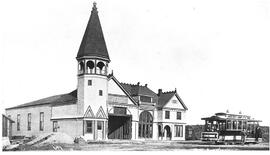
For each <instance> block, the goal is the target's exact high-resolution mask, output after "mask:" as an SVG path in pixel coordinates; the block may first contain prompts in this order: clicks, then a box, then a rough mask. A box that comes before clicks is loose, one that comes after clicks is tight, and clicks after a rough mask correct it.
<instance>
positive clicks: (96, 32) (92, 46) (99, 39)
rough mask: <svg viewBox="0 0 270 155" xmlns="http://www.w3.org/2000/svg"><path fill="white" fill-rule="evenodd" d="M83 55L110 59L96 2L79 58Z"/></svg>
mask: <svg viewBox="0 0 270 155" xmlns="http://www.w3.org/2000/svg"><path fill="white" fill-rule="evenodd" d="M82 57H98V58H101V59H105V60H107V61H110V58H109V54H108V51H107V47H106V43H105V39H104V36H103V32H102V28H101V24H100V21H99V17H98V11H97V7H96V3H94V4H93V8H92V12H91V16H90V19H89V21H88V24H87V27H86V30H85V33H84V36H83V39H82V42H81V45H80V48H79V51H78V54H77V59H79V58H82Z"/></svg>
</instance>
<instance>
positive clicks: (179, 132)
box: [174, 125, 184, 137]
mask: <svg viewBox="0 0 270 155" xmlns="http://www.w3.org/2000/svg"><path fill="white" fill-rule="evenodd" d="M183 130H184V126H183V125H174V137H183Z"/></svg>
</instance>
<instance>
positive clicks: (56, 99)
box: [6, 90, 77, 110]
mask: <svg viewBox="0 0 270 155" xmlns="http://www.w3.org/2000/svg"><path fill="white" fill-rule="evenodd" d="M76 102H77V90H74V91H72V92H70V93H67V94H61V95H55V96H50V97H46V98H43V99H40V100H36V101H33V102H29V103H25V104H21V105H18V106H15V107H10V108H6V110H8V109H16V108H23V107H29V106H38V105H46V104H48V105H50V106H60V105H67V104H76Z"/></svg>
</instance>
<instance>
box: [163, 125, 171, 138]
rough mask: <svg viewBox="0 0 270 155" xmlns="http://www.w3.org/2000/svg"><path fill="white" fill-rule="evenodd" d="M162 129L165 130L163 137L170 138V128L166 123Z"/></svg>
mask: <svg viewBox="0 0 270 155" xmlns="http://www.w3.org/2000/svg"><path fill="white" fill-rule="evenodd" d="M164 131H165V133H164V137H165V139H166V140H171V136H172V133H171V128H170V127H169V126H168V125H166V126H165V127H164Z"/></svg>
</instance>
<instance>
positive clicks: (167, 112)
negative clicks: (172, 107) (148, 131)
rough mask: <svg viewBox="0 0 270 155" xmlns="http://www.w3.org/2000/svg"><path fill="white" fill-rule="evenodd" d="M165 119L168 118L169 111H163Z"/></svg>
mask: <svg viewBox="0 0 270 155" xmlns="http://www.w3.org/2000/svg"><path fill="white" fill-rule="evenodd" d="M165 119H170V111H165Z"/></svg>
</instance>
